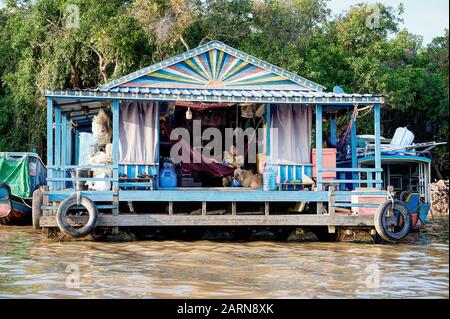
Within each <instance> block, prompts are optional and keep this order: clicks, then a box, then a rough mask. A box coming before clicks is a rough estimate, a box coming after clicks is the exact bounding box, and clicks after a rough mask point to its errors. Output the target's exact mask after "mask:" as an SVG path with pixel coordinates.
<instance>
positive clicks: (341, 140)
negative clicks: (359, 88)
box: [327, 105, 358, 152]
mask: <svg viewBox="0 0 450 319" xmlns="http://www.w3.org/2000/svg"><path fill="white" fill-rule="evenodd" d="M357 116H358V106H357V105H355V107H354V108H353V113H352V116H351V118H350V121H349V123H348V124H347V128H346V129H345V132H344V134H342V136H341V137H340V138H339V141H338V142H337V143H336V145H333V144H332V143H331V139H330V138H329V137H327V144H328V145H330V146H331V147H335V148H336V150H337V151H338V152H339V151H341V150H342V149H343V148H344V146H345V142H347V139H348V136H349V135H350V132H351V130H352V127H353V124H354V122H355V121H356V117H357Z"/></svg>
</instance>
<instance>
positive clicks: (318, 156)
mask: <svg viewBox="0 0 450 319" xmlns="http://www.w3.org/2000/svg"><path fill="white" fill-rule="evenodd" d="M315 132H316V170H317V173H316V176H317V190H318V191H321V190H322V176H323V174H322V168H323V167H322V166H323V165H322V156H323V154H322V153H323V151H322V104H317V105H316V131H315Z"/></svg>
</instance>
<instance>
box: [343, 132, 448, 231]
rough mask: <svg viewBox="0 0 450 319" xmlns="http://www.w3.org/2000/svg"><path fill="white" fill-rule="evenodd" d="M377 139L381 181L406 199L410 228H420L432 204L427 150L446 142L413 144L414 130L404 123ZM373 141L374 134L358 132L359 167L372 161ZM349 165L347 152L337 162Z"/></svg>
mask: <svg viewBox="0 0 450 319" xmlns="http://www.w3.org/2000/svg"><path fill="white" fill-rule="evenodd" d="M380 140H381V156H380V160H381V167H382V169H383V172H382V174H381V178H382V180H383V185H384V186H385V187H386V186H392V188H393V191H394V192H395V195H394V196H395V198H396V199H398V200H400V201H402V202H403V203H405V204H406V206H407V207H408V210H409V212H410V213H411V228H412V230H419V228H420V227H421V226H422V225H423V224H424V223H425V221H426V219H427V216H428V212H429V211H430V207H431V194H430V188H429V186H430V183H431V158H430V157H429V153H430V151H431V150H432V149H433V148H435V147H436V146H440V145H445V144H446V142H434V141H433V142H425V143H416V144H415V143H413V141H414V134H413V133H412V132H411V131H410V130H408V129H407V128H406V127H400V128H397V130H396V131H395V134H394V136H393V138H392V139H385V138H383V137H381V139H380ZM374 143H375V137H374V136H373V135H358V136H357V146H358V149H357V158H356V160H357V166H358V167H360V168H367V167H372V166H373V165H374V162H375V155H374ZM427 155H428V156H427ZM350 165H351V159H350V156H345V155H344V156H342V157H341V159H340V161H339V164H338V166H341V167H348V166H350ZM350 187H351V186H350Z"/></svg>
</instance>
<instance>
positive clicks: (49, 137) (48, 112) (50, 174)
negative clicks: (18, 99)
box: [47, 98, 54, 189]
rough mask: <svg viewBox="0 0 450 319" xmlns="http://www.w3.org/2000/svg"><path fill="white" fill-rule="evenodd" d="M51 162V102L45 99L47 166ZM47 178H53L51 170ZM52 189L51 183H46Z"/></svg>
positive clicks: (50, 169) (50, 164) (48, 171)
mask: <svg viewBox="0 0 450 319" xmlns="http://www.w3.org/2000/svg"><path fill="white" fill-rule="evenodd" d="M53 163H54V161H53V100H52V99H51V98H47V166H52V165H53ZM47 176H48V177H52V176H53V169H52V168H48V170H47ZM47 184H48V186H49V188H50V189H53V183H47Z"/></svg>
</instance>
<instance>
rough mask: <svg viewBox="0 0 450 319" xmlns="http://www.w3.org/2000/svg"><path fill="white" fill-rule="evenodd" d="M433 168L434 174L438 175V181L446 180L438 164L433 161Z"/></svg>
mask: <svg viewBox="0 0 450 319" xmlns="http://www.w3.org/2000/svg"><path fill="white" fill-rule="evenodd" d="M431 166H433V169H434V172H435V173H436V178H437V179H438V180H440V179H444V178H443V176H442V173H441V170H440V169H439V166H438V165H437V164H436V162H435V161H431Z"/></svg>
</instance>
